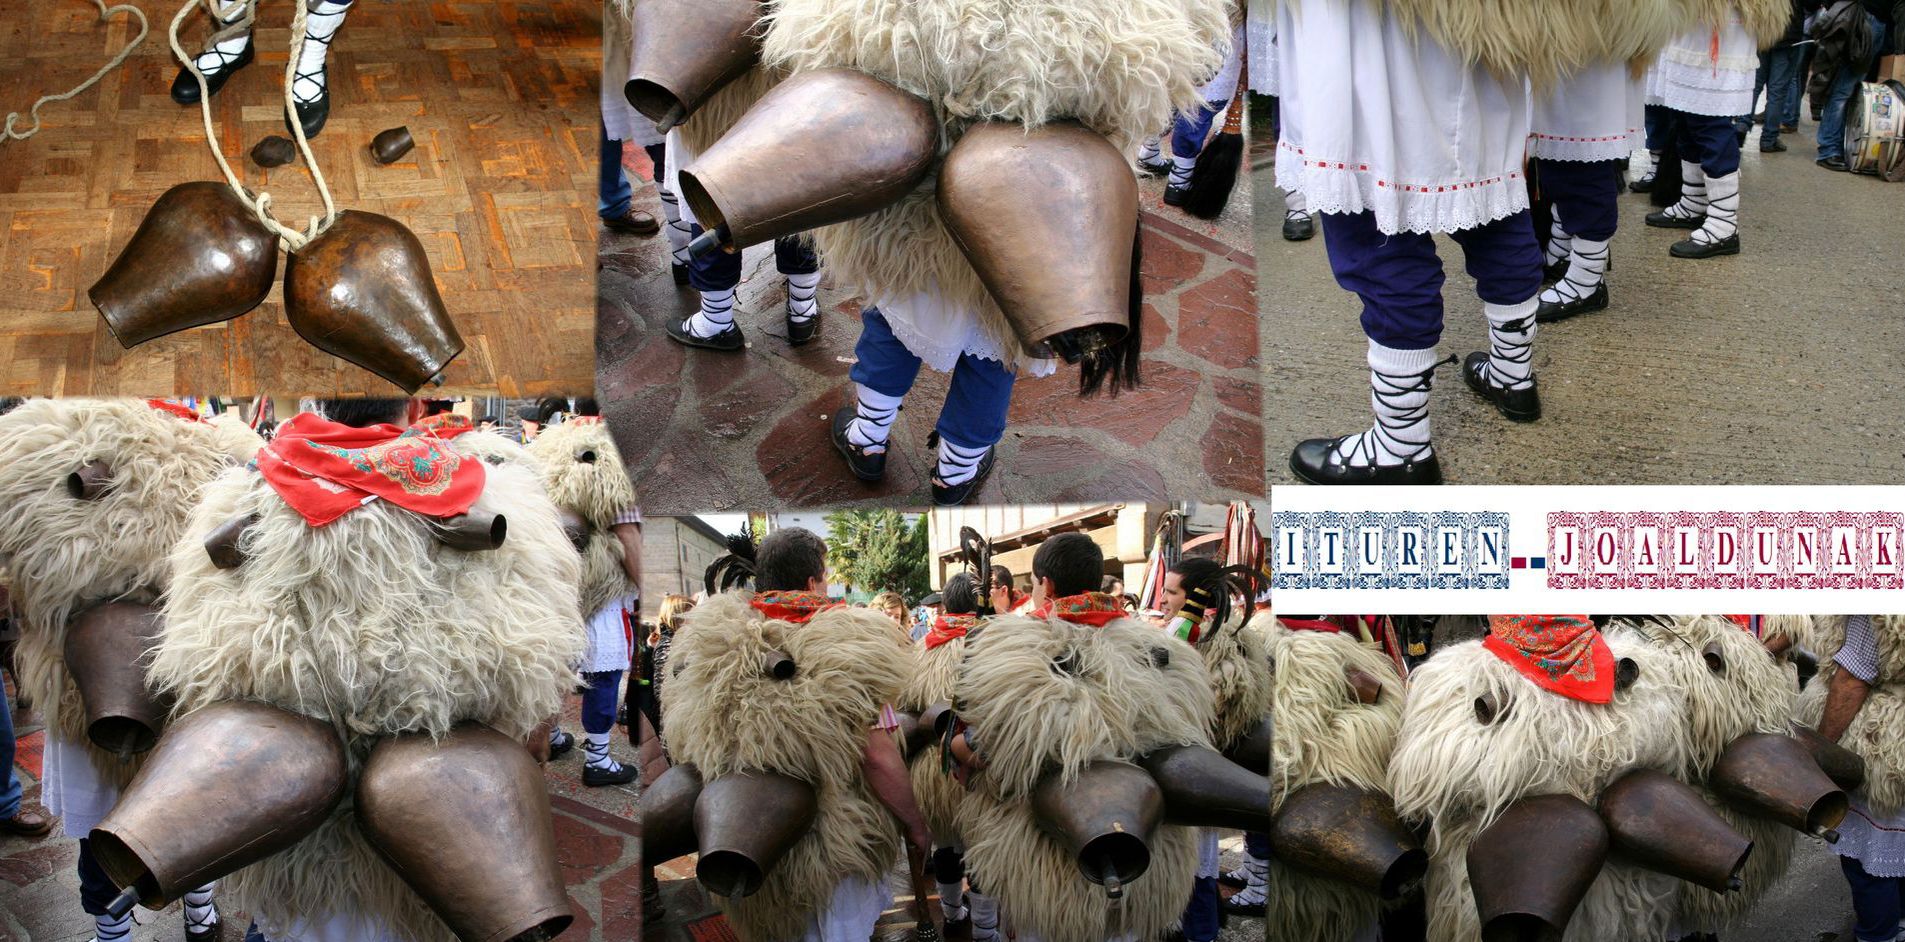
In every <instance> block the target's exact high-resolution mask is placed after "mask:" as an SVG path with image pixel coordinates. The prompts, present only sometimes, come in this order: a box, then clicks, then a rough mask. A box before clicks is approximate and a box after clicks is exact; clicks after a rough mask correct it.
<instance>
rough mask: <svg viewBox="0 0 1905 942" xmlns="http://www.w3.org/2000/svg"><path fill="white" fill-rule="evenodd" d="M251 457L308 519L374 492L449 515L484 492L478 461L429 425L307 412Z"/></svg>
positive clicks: (340, 512)
mask: <svg viewBox="0 0 1905 942" xmlns="http://www.w3.org/2000/svg"><path fill="white" fill-rule="evenodd" d="M257 462H258V471H259V472H260V473H262V474H263V475H264V477H265V481H266V482H267V483H269V484H270V485H271V488H272V490H275V491H277V492H278V496H279V497H281V498H283V499H284V502H285V503H287V504H290V505H291V509H293V510H296V511H297V512H298V515H299V516H302V517H303V518H304V522H306V523H308V524H310V525H311V526H314V527H321V526H324V525H326V524H329V523H331V522H332V521H334V520H336V519H337V518H339V517H342V516H344V515H345V514H347V513H349V512H351V511H352V510H355V509H357V508H359V507H362V506H364V505H365V504H368V503H370V502H371V501H373V500H378V499H382V500H387V501H390V502H391V503H393V504H396V505H397V506H399V507H402V508H404V509H405V510H410V511H414V512H416V513H420V514H423V515H424V516H426V517H437V518H443V517H454V516H456V515H458V514H461V513H464V512H466V511H468V510H469V509H470V505H472V504H474V503H476V498H477V496H478V495H480V494H482V493H483V481H484V467H483V463H482V462H481V461H464V460H463V457H462V456H461V455H459V454H457V453H456V452H455V451H453V450H451V448H450V446H449V445H448V444H446V443H445V442H444V440H443V439H441V438H439V437H437V436H436V435H434V434H432V433H431V432H430V431H429V430H428V429H412V430H410V431H407V432H405V431H399V430H398V429H397V427H396V426H394V425H373V426H371V427H369V428H352V427H351V426H348V425H341V424H339V423H336V422H332V421H329V420H327V419H325V418H323V417H322V416H319V415H317V414H315V413H310V412H304V413H300V414H298V415H295V416H292V417H291V420H290V421H288V422H286V423H284V425H282V426H280V427H279V429H278V435H277V437H275V438H273V439H272V440H271V443H270V444H268V445H266V446H265V447H264V448H263V449H261V450H260V451H259V452H258V458H257Z"/></svg>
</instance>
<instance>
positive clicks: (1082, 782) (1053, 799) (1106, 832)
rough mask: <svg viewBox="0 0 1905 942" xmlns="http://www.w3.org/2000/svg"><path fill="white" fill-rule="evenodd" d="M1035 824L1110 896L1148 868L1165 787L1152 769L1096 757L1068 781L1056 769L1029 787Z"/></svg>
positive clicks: (1162, 809) (1160, 817)
mask: <svg viewBox="0 0 1905 942" xmlns="http://www.w3.org/2000/svg"><path fill="white" fill-rule="evenodd" d="M1032 816H1033V818H1034V819H1035V820H1036V821H1037V822H1038V825H1039V828H1040V829H1041V830H1043V831H1045V832H1046V833H1047V834H1050V835H1051V836H1052V837H1053V838H1055V839H1056V840H1058V841H1059V843H1060V844H1062V845H1063V846H1064V847H1065V848H1066V849H1067V850H1069V851H1071V853H1072V859H1073V860H1074V861H1075V862H1076V863H1077V865H1078V870H1079V872H1080V873H1081V874H1083V875H1084V877H1085V879H1087V880H1090V881H1091V882H1093V883H1096V884H1098V885H1100V886H1103V887H1104V888H1105V892H1106V894H1107V895H1108V896H1111V897H1112V898H1114V899H1115V898H1117V897H1119V896H1121V895H1122V893H1123V890H1122V889H1121V888H1122V887H1123V885H1124V884H1127V883H1130V882H1131V881H1133V880H1135V879H1137V878H1138V877H1140V876H1143V875H1144V872H1145V871H1146V870H1149V869H1150V868H1151V838H1152V835H1153V834H1154V833H1155V832H1156V831H1157V828H1158V825H1159V824H1161V823H1163V821H1164V792H1163V790H1162V789H1160V788H1159V787H1158V783H1157V780H1156V779H1153V778H1152V777H1151V773H1149V772H1147V771H1145V770H1144V769H1142V768H1139V767H1138V766H1135V765H1131V764H1130V763H1126V762H1114V761H1109V760H1100V761H1096V762H1092V763H1091V764H1089V765H1087V766H1085V767H1084V768H1083V769H1081V770H1079V772H1078V775H1077V776H1076V777H1075V778H1074V779H1073V780H1072V781H1070V782H1066V781H1064V779H1063V777H1062V776H1060V775H1059V774H1058V773H1057V772H1052V773H1049V774H1047V775H1046V777H1045V778H1043V779H1041V780H1040V781H1039V784H1038V786H1037V788H1035V789H1034V790H1033V792H1032Z"/></svg>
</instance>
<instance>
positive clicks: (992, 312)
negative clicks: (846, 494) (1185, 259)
mask: <svg viewBox="0 0 1905 942" xmlns="http://www.w3.org/2000/svg"><path fill="white" fill-rule="evenodd" d="M1234 5H1235V4H1234V3H1233V2H1231V0H774V2H773V3H772V4H771V5H764V6H769V7H770V12H769V13H768V14H767V16H766V18H765V20H766V23H767V32H766V36H765V40H764V43H763V55H762V60H763V62H764V63H765V64H766V66H767V67H768V68H770V69H775V70H780V71H782V72H784V73H786V74H797V73H800V72H805V71H809V70H813V69H824V68H851V69H858V70H860V71H863V72H866V73H868V74H871V75H873V76H875V77H877V78H880V79H883V80H885V81H887V82H890V83H892V84H893V85H895V86H898V87H899V88H902V89H905V90H906V91H909V92H912V93H913V94H915V95H919V96H920V97H922V98H925V99H926V100H927V102H929V103H930V104H931V106H932V108H933V113H934V115H935V116H936V117H937V118H938V120H939V123H940V129H941V134H940V138H941V140H940V153H941V155H942V156H943V155H944V154H945V153H946V152H947V151H948V150H950V149H951V147H952V146H953V144H955V143H957V142H958V140H959V138H960V137H961V136H963V135H964V134H965V131H966V129H967V128H969V127H971V126H972V125H973V124H975V123H977V122H981V121H988V120H1006V121H1017V122H1021V123H1023V124H1025V125H1026V126H1027V127H1038V126H1040V125H1043V124H1047V123H1049V122H1053V121H1061V120H1076V121H1078V122H1080V123H1082V124H1083V125H1085V126H1086V127H1088V128H1090V129H1092V130H1093V131H1096V132H1098V133H1099V134H1102V135H1104V136H1105V137H1106V138H1108V139H1109V140H1110V141H1111V143H1112V144H1113V145H1115V146H1116V147H1118V149H1119V150H1121V151H1124V152H1126V153H1131V152H1133V150H1134V148H1135V146H1136V143H1137V142H1138V141H1141V140H1143V139H1144V138H1146V137H1148V136H1150V135H1151V134H1154V133H1156V132H1157V129H1158V128H1161V127H1165V126H1167V125H1169V124H1170V121H1171V117H1172V115H1173V114H1174V113H1176V112H1177V111H1178V110H1180V109H1181V110H1184V111H1187V112H1188V111H1192V110H1195V109H1196V108H1197V107H1199V106H1201V105H1202V104H1203V98H1202V96H1201V95H1200V94H1199V92H1198V89H1199V87H1200V86H1201V85H1203V84H1204V83H1205V82H1206V81H1208V80H1209V79H1210V78H1211V77H1212V76H1213V75H1215V74H1216V73H1217V71H1218V69H1219V68H1220V67H1221V66H1222V65H1223V62H1224V56H1225V52H1226V51H1227V50H1228V48H1229V45H1230V36H1231V24H1230V10H1231V8H1232V7H1233V6H1234ZM699 117H700V116H699V115H697V120H698V119H699ZM691 123H692V122H691ZM843 143H847V144H850V142H843ZM937 181H938V174H937V172H936V171H935V172H932V173H929V174H928V176H927V178H926V179H925V180H924V181H922V182H921V183H920V185H919V188H918V189H916V190H915V191H914V192H912V193H910V194H908V195H907V196H906V197H905V198H904V199H902V200H901V201H900V202H898V203H897V204H895V205H893V206H889V207H887V208H885V209H882V210H880V211H879V212H876V213H872V214H870V215H867V216H862V217H860V218H858V219H854V220H850V221H848V222H844V223H840V224H837V225H833V226H827V227H824V228H821V229H819V230H816V231H815V232H814V242H815V244H816V246H817V247H818V249H819V251H820V256H821V258H823V259H824V260H825V263H826V266H827V272H828V274H829V275H830V276H831V278H832V280H833V283H834V284H835V285H836V286H837V287H840V288H842V289H845V290H847V291H849V292H852V293H855V294H858V295H859V296H861V298H862V299H863V300H866V301H869V302H873V303H878V302H879V301H881V300H885V299H899V298H910V297H914V296H917V295H931V296H935V297H937V298H939V299H941V301H942V302H943V303H944V304H945V305H946V306H948V307H951V308H954V309H960V310H971V311H976V312H978V314H979V322H980V323H981V324H982V325H984V327H985V330H986V333H987V335H988V336H989V337H990V338H991V339H992V340H993V341H994V343H995V344H996V349H999V350H1018V351H1021V356H1020V358H1019V364H1020V365H1026V364H1029V363H1030V362H1032V361H1033V358H1032V357H1030V356H1029V354H1025V353H1024V351H1023V348H1022V346H1021V344H1020V343H1019V340H1018V336H1017V335H1016V334H1015V333H1014V332H1013V331H1012V329H1011V326H1010V325H1009V324H1008V323H1007V322H1006V319H1005V315H1004V313H1003V312H1001V311H1000V310H999V307H998V305H997V303H995V302H994V301H993V299H992V296H991V294H990V293H988V292H987V291H986V288H985V285H984V283H983V282H981V281H980V280H979V276H978V273H977V272H975V271H974V270H973V268H972V266H971V265H970V264H968V263H967V261H966V258H965V255H964V254H962V253H961V252H960V250H959V247H958V245H957V244H956V243H955V242H954V241H953V238H952V235H951V233H950V232H948V231H947V229H946V227H945V224H944V223H943V222H942V221H941V219H940V218H939V209H938V204H937V203H936V201H935V193H936V189H937ZM1008 365H1010V364H1008Z"/></svg>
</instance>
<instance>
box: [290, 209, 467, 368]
mask: <svg viewBox="0 0 1905 942" xmlns="http://www.w3.org/2000/svg"><path fill="white" fill-rule="evenodd" d="M284 313H285V317H286V319H287V320H289V321H290V322H291V327H292V329H294V330H296V331H297V332H298V336H300V337H303V338H304V339H305V340H306V341H307V342H309V343H310V344H311V345H312V346H314V347H317V348H318V349H320V350H323V351H324V352H326V353H329V354H331V355H332V356H336V357H340V358H342V359H344V360H346V361H348V362H350V363H353V364H356V365H357V366H360V367H363V368H364V369H366V370H369V371H371V372H372V373H376V374H377V375H378V376H381V377H383V378H384V379H387V380H389V381H391V382H392V383H395V384H396V385H397V386H399V387H401V388H402V389H403V390H404V391H405V392H406V393H414V392H416V391H417V389H418V388H419V387H421V386H422V385H423V384H425V383H427V382H429V381H430V380H431V379H432V378H433V377H435V376H436V375H437V374H439V373H441V372H442V371H443V369H444V367H447V366H449V365H450V361H451V360H453V359H455V358H456V355H457V354H459V353H461V352H463V338H462V336H460V335H459V334H458V333H457V330H456V324H455V323H453V322H452V321H451V320H450V315H449V312H448V311H447V310H446V309H445V308H444V305H443V297H442V296H441V295H439V294H438V293H437V284H436V280H435V279H434V278H432V277H431V276H430V259H429V257H428V256H427V255H425V254H424V251H423V244H422V243H421V242H418V241H417V237H416V235H415V234H414V233H412V232H411V231H410V230H409V229H408V228H406V227H405V226H404V225H403V224H402V223H400V222H398V221H397V220H395V219H392V218H390V217H388V216H380V215H377V214H376V213H365V212H358V211H356V210H345V211H344V212H342V213H339V214H338V215H337V218H336V219H335V220H333V221H332V223H331V225H330V227H329V228H327V229H325V230H324V231H323V232H322V233H321V234H319V235H318V237H317V238H315V239H312V240H311V241H310V242H307V243H305V245H304V247H303V248H300V249H298V250H297V251H296V252H293V253H292V254H291V260H290V261H289V262H287V263H286V264H285V267H284Z"/></svg>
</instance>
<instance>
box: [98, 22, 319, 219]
mask: <svg viewBox="0 0 1905 942" xmlns="http://www.w3.org/2000/svg"><path fill="white" fill-rule="evenodd" d="M95 2H98V0H95ZM243 3H244V10H243V12H242V13H241V14H240V16H239V17H238V18H237V19H236V20H231V21H229V22H227V21H225V20H223V19H222V18H221V17H220V16H219V14H218V8H217V6H216V5H215V4H216V0H185V5H184V6H182V7H180V8H179V13H178V15H177V16H174V17H173V18H172V28H171V30H170V31H169V32H168V34H167V38H169V39H170V40H171V42H172V54H173V55H174V56H177V57H178V60H179V61H180V62H183V63H184V64H185V68H186V69H187V70H189V71H190V72H191V73H192V78H193V79H195V80H197V82H198V93H199V94H198V103H199V113H200V115H201V116H202V117H203V118H204V119H205V144H206V146H208V147H210V148H211V149H212V159H214V160H216V161H218V169H219V171H220V172H221V173H223V174H224V175H225V183H226V185H228V186H230V187H231V190H232V193H233V194H235V195H236V196H237V197H238V200H239V202H241V203H243V204H245V207H246V208H248V209H250V210H251V211H252V214H253V215H255V216H257V217H258V221H259V222H260V223H262V224H263V225H264V227H265V228H266V229H269V230H271V232H272V233H273V234H275V235H277V237H278V240H279V242H281V243H282V244H283V246H284V250H285V251H286V252H296V251H297V250H299V249H301V248H303V247H304V246H305V243H308V242H310V241H311V240H312V239H315V238H317V237H318V236H319V235H321V234H323V232H324V230H325V229H326V228H328V227H329V226H330V225H331V223H332V222H333V221H335V220H336V219H337V206H336V204H334V203H333V202H331V188H330V187H329V186H326V185H325V183H324V172H323V171H322V170H319V169H318V165H317V159H316V158H315V157H313V156H311V142H310V141H309V140H307V139H306V138H305V136H304V124H303V122H301V121H299V120H298V111H297V106H296V104H295V103H294V102H293V100H292V97H291V83H292V82H293V81H294V79H295V75H296V72H297V68H298V50H299V49H300V48H301V47H302V46H303V45H304V32H305V20H306V18H307V14H308V11H307V10H306V7H305V0H294V3H293V13H292V15H291V56H290V58H289V60H288V61H286V63H285V67H284V113H285V116H286V118H287V119H288V120H287V121H286V122H285V123H287V124H289V125H291V134H292V136H293V137H295V138H296V139H297V142H298V152H299V153H300V154H303V155H304V166H305V168H306V169H307V170H308V171H310V174H311V181H312V182H313V183H314V184H316V185H317V191H318V196H320V197H321V198H323V200H324V215H322V216H312V217H311V220H310V222H309V224H307V225H306V227H305V229H304V231H303V232H299V231H298V230H296V229H292V228H290V227H288V226H286V225H284V224H283V223H280V222H279V221H278V220H277V219H276V218H274V217H273V216H272V215H271V209H270V208H271V194H269V193H266V192H263V191H260V192H259V193H258V195H257V196H256V197H255V198H254V197H253V196H252V195H251V194H250V193H249V192H248V191H246V189H245V188H244V186H243V185H242V184H240V183H239V182H238V175H237V174H235V173H233V172H232V168H231V164H229V163H227V162H226V161H225V154H224V152H223V150H222V149H221V148H220V147H219V145H218V134H217V132H216V131H214V130H213V128H212V95H211V89H210V88H209V87H208V86H207V85H206V84H205V73H204V71H202V70H201V69H199V67H198V61H197V59H196V58H195V57H193V56H188V55H186V54H185V47H183V46H181V45H180V44H179V26H180V24H182V23H184V22H185V17H186V16H187V15H189V14H190V13H191V12H192V8H193V7H196V6H203V7H204V8H205V10H206V12H207V13H209V14H211V17H212V21H213V22H215V23H218V22H226V26H225V28H224V29H223V30H220V31H219V32H218V35H215V36H214V37H213V41H214V42H216V41H217V40H218V39H220V38H221V37H223V36H227V35H231V34H234V33H237V32H241V31H243V30H245V29H247V28H249V27H250V26H251V23H252V21H253V20H254V19H256V18H257V14H258V0H243Z"/></svg>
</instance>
